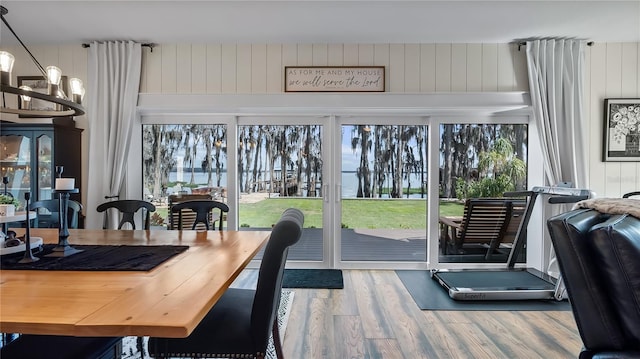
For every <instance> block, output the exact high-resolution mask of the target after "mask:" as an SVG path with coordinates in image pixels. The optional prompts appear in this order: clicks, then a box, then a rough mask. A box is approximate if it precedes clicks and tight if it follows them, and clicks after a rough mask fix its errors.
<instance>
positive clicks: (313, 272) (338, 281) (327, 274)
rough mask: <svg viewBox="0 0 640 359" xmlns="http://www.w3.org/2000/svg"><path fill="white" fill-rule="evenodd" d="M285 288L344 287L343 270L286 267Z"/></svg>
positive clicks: (283, 283)
mask: <svg viewBox="0 0 640 359" xmlns="http://www.w3.org/2000/svg"><path fill="white" fill-rule="evenodd" d="M282 287H283V288H318V289H342V288H344V283H343V281H342V271H341V270H339V269H285V270H284V278H283V281H282Z"/></svg>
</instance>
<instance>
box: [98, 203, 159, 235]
mask: <svg viewBox="0 0 640 359" xmlns="http://www.w3.org/2000/svg"><path fill="white" fill-rule="evenodd" d="M109 209H116V210H118V212H119V214H120V223H119V224H118V229H122V227H123V226H124V225H125V223H129V224H130V225H131V227H132V229H136V223H135V218H134V216H135V214H136V212H138V211H139V210H142V217H143V220H144V228H143V229H149V228H150V225H151V212H155V211H156V206H154V205H153V203H151V202H147V201H143V200H136V199H121V200H115V201H109V202H105V203H102V204H101V205H99V206H98V208H96V210H97V211H98V212H105V216H104V222H103V225H102V228H103V229H107V227H108V225H107V223H108V218H109V217H108V214H107V213H108V212H106V211H107V210H109Z"/></svg>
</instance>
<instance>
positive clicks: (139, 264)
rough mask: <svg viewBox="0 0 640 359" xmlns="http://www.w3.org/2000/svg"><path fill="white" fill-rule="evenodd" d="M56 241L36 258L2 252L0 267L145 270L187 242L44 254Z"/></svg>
mask: <svg viewBox="0 0 640 359" xmlns="http://www.w3.org/2000/svg"><path fill="white" fill-rule="evenodd" d="M55 246H56V245H55V244H45V245H44V246H43V250H42V251H41V252H40V253H37V254H35V255H34V256H35V257H38V258H40V260H39V261H37V262H33V263H25V264H21V263H18V261H19V260H20V259H22V258H23V256H24V253H14V254H9V255H4V256H2V257H1V259H0V269H3V270H5V269H38V270H69V271H71V270H76V271H148V270H151V269H153V268H155V267H156V266H158V265H159V264H161V263H162V262H164V261H166V260H167V259H169V258H171V257H173V256H175V255H178V254H180V253H182V252H184V251H186V250H187V249H188V248H189V246H169V245H162V246H127V245H104V246H93V245H92V246H89V245H73V248H75V249H79V250H84V252H80V253H76V254H73V255H70V256H68V257H46V255H47V254H49V253H51V252H52V250H53V248H54V247H55Z"/></svg>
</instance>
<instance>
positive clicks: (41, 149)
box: [36, 135, 64, 200]
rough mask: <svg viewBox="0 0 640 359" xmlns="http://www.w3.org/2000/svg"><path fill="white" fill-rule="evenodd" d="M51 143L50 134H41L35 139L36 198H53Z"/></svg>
mask: <svg viewBox="0 0 640 359" xmlns="http://www.w3.org/2000/svg"><path fill="white" fill-rule="evenodd" d="M51 144H52V141H51V136H48V135H42V136H40V137H38V138H37V139H36V153H37V154H38V157H37V162H36V166H37V172H36V173H37V185H38V187H37V190H38V200H42V199H51V198H53V197H52V193H51V190H52V189H53V186H52V183H51V181H53V178H54V173H52V171H53V168H54V167H53V165H52V163H51V161H52V158H53V153H52V152H51V151H52V146H51ZM63 174H64V173H63Z"/></svg>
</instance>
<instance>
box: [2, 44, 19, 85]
mask: <svg viewBox="0 0 640 359" xmlns="http://www.w3.org/2000/svg"><path fill="white" fill-rule="evenodd" d="M14 62H15V57H13V55H11V54H10V53H8V52H6V51H0V83H2V84H6V85H9V86H11V71H12V70H13V63H14Z"/></svg>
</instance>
